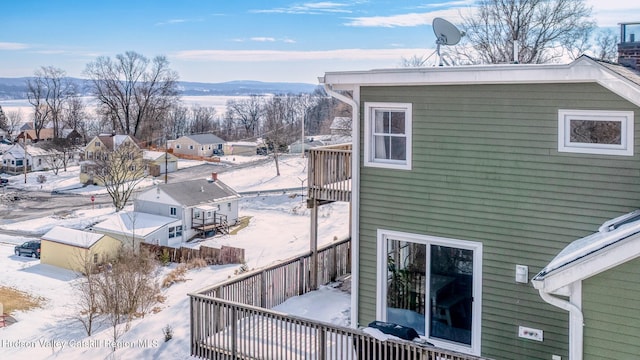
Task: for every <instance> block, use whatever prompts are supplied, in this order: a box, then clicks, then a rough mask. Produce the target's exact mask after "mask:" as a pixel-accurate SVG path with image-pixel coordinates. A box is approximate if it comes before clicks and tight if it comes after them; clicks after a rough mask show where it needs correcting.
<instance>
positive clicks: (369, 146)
mask: <svg viewBox="0 0 640 360" xmlns="http://www.w3.org/2000/svg"><path fill="white" fill-rule="evenodd" d="M364 107H365V112H364V131H365V140H364V141H365V145H364V165H365V166H372V167H383V168H391V169H404V170H411V123H412V113H411V108H412V105H411V104H410V103H365V105H364Z"/></svg>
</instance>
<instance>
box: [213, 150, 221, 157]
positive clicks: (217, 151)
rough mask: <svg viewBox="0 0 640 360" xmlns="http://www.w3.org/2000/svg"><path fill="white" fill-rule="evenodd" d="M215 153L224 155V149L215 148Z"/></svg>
mask: <svg viewBox="0 0 640 360" xmlns="http://www.w3.org/2000/svg"><path fill="white" fill-rule="evenodd" d="M213 155H215V156H223V155H224V150H222V149H214V150H213Z"/></svg>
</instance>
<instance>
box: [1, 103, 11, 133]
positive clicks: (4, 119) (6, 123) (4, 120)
mask: <svg viewBox="0 0 640 360" xmlns="http://www.w3.org/2000/svg"><path fill="white" fill-rule="evenodd" d="M8 126H9V119H8V118H7V116H6V115H5V114H4V111H2V106H0V129H2V130H4V131H5V132H6V131H7V127H8Z"/></svg>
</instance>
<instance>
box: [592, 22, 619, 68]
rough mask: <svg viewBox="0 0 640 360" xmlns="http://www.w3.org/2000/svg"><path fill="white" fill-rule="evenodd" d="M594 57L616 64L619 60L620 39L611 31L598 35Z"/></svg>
mask: <svg viewBox="0 0 640 360" xmlns="http://www.w3.org/2000/svg"><path fill="white" fill-rule="evenodd" d="M593 55H594V57H595V58H596V59H599V60H606V61H612V62H616V61H617V60H618V37H617V35H616V34H615V33H614V32H613V31H612V30H610V29H608V30H601V31H598V32H597V33H596V36H595V44H594V46H593Z"/></svg>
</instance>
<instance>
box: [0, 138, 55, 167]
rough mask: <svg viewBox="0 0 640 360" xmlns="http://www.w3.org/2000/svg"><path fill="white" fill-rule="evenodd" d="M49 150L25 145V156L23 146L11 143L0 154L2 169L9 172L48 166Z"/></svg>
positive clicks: (50, 152) (50, 154) (50, 153)
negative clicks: (0, 154)
mask: <svg viewBox="0 0 640 360" xmlns="http://www.w3.org/2000/svg"><path fill="white" fill-rule="evenodd" d="M52 154H53V152H52V151H51V150H44V149H41V148H39V147H37V146H33V145H27V154H26V156H25V152H24V147H23V146H22V145H20V144H15V145H12V146H11V147H10V148H8V149H7V150H6V151H4V152H3V154H2V169H3V171H5V172H7V173H10V174H17V173H21V172H24V166H25V165H26V166H27V171H41V170H48V169H49V168H50V164H49V158H50V157H51V156H52Z"/></svg>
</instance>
